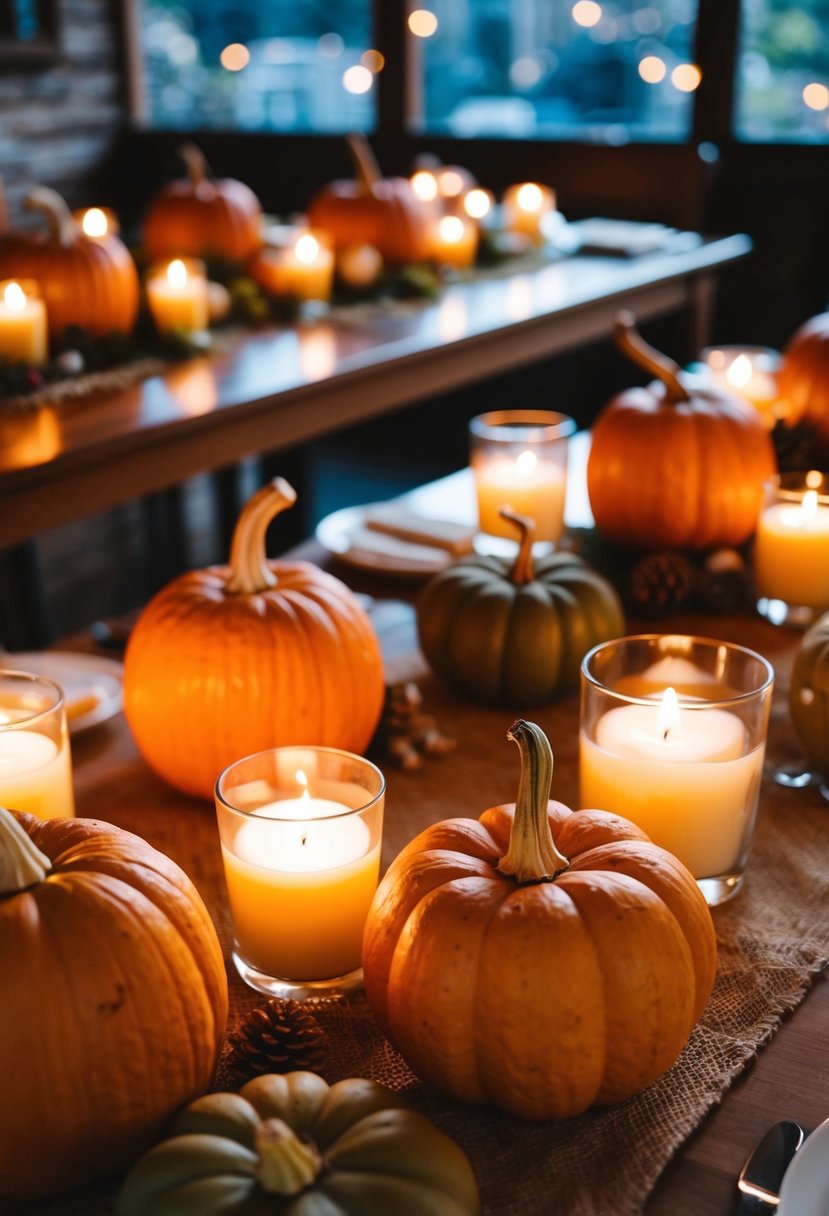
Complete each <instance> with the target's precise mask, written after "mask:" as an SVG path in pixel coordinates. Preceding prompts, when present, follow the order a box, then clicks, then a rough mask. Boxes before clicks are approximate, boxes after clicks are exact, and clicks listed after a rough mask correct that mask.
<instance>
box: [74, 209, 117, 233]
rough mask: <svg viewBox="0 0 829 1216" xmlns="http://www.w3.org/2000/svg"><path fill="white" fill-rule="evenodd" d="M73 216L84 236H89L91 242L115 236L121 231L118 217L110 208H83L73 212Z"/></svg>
mask: <svg viewBox="0 0 829 1216" xmlns="http://www.w3.org/2000/svg"><path fill="white" fill-rule="evenodd" d="M73 215H74V217H75V219H76V220H77V221H78V223H79V224H80V226H81V230H82V231H83V234H84V236H91V237H92V238H93V240H103V239H104V238H105V237H107V236H117V235H118V233H119V232H120V230H121V226H120V224H119V223H118V217H117V215H116V214H115V212H114V211H113V210H112V208H111V207H85V208H82V209H81V210H80V211H75V212H73Z"/></svg>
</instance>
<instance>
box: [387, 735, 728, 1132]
mask: <svg viewBox="0 0 829 1216" xmlns="http://www.w3.org/2000/svg"><path fill="white" fill-rule="evenodd" d="M522 730H523V731H525V732H526V731H527V730H532V731H535V732H537V734H538V735H539V736H541V738H543V735H541V732H540V731H539V729H538V727H534V726H533V725H532V724H531V723H517V724H516V726H514V727H513V728H512V732H511V737H513V738H517V739H519V738H520V735H521V731H522ZM525 742H526V740H525ZM545 743H546V740H545ZM522 746H523V745H522ZM526 756H527V752H526V750H525V752H524V761H523V764H522V786H523V790H522V787H519V798H518V804H517V808H518V809H516V806H513V805H508V806H497V807H494V808H492V809H490V810H488V811H486V812H485V813H484V814H483V815H482V816H481V818H480V820H473V819H450V820H446V821H444V822H442V823H437V824H435V825H433V826H432V827H429V828H427V829H426V830H425V831H424V832H422V833H421V834H420V835H419V836H418V837H417V838H416V839H415V840H413V841H412V842H411V843H410V844H409V845H408V846H407V847H406V848H405V849H404V850H403V852H402V853H401V854H400V855H399V856H398V858H397V859H396V860H395V861H394V862H393V864H392V865H391V867H390V868H389V870H388V871H387V873H386V875H385V877H384V879H383V881H382V882H381V884H380V887H379V888H378V891H377V895H376V898H375V900H374V903H373V905H372V909H371V912H370V914H369V918H368V922H367V925H366V932H365V938H364V944H363V970H364V976H365V988H366V996H367V998H368V1001H369V1004H370V1006H371V1009H372V1011H373V1013H374V1015H375V1017H376V1018H377V1020H378V1022H379V1024H380V1026H381V1027H382V1029H383V1030H384V1031H385V1033H386V1034H387V1035H388V1036H389V1038H390V1039H391V1040H392V1042H393V1043H394V1044H395V1045H396V1046H397V1048H398V1049H399V1051H400V1052H401V1054H402V1055H403V1057H404V1058H405V1059H406V1061H407V1063H408V1064H409V1065H410V1067H411V1068H412V1069H414V1071H415V1072H417V1073H418V1074H419V1075H420V1076H421V1077H423V1078H424V1080H426V1081H428V1082H430V1083H431V1084H432V1085H434V1086H435V1087H436V1088H437V1089H440V1090H442V1091H444V1092H445V1093H448V1094H450V1095H451V1096H453V1097H455V1098H459V1099H461V1100H463V1101H468V1102H479V1103H487V1102H491V1103H494V1104H496V1105H498V1106H501V1107H503V1108H504V1109H506V1110H508V1111H511V1112H512V1113H514V1114H518V1115H523V1116H525V1117H528V1118H535V1119H546V1118H562V1117H565V1116H569V1115H573V1114H577V1113H579V1112H581V1111H583V1110H585V1109H586V1108H587V1107H588V1106H590V1105H591V1104H592V1103H610V1102H616V1101H619V1100H621V1099H623V1098H626V1097H629V1096H630V1095H632V1094H634V1093H636V1092H637V1091H638V1090H640V1089H642V1088H644V1087H645V1086H646V1085H649V1084H650V1083H651V1082H652V1081H654V1080H655V1079H656V1078H657V1077H658V1076H660V1075H661V1074H662V1073H663V1072H664V1071H665V1069H667V1068H668V1067H669V1066H670V1064H671V1063H672V1062H673V1061H674V1060H675V1059H676V1057H677V1055H678V1054H679V1052H680V1051H681V1049H682V1047H683V1046H684V1044H685V1042H686V1040H687V1038H688V1035H689V1034H690V1031H691V1029H692V1027H693V1025H694V1023H695V1021H696V1019H697V1018H698V1017H699V1014H700V1012H701V1011H702V1009H703V1006H704V1005H705V1002H706V1000H707V998H708V995H709V993H710V991H711V987H712V984H713V979H714V970H715V936H714V930H713V925H712V922H711V916H710V913H709V911H708V908H707V905H706V904H705V901H704V899H703V897H702V895H701V894H700V892H699V890H698V888H697V885H696V883H695V882H694V880H693V878H692V877H691V875H690V874H689V872H688V871H687V870H686V869H685V867H684V866H683V865H682V864H681V863H680V862H679V861H677V859H676V858H674V857H673V856H672V855H671V854H669V853H667V852H665V851H664V850H663V849H660V848H658V847H657V846H655V845H653V844H651V842H650V841H649V840H648V838H647V837H646V836H645V835H644V833H643V832H641V831H640V830H639V829H638V828H637V827H635V826H634V825H633V824H631V823H629V822H627V821H626V820H624V819H621V818H619V817H618V816H615V815H611V814H608V813H605V812H603V811H577V812H573V811H571V810H569V809H568V808H567V807H565V806H563V805H562V804H561V803H558V802H548V801H547V798H546V793H547V791H548V790H549V776H548V777H547V780H546V788H545V782H544V780H543V779H541V780H538V778H537V773H535V772H534V771H533V772H531V771H530V769H528V768H527V759H526ZM532 763H533V762H531V764H532ZM551 763H552V762H551V761H550V764H551ZM528 803H532V814H531V816H530V818H529V820H528V818H527V815H526V814H524V811H526V810H527V804H528ZM522 808H523V809H522ZM514 824H515V829H514V828H513V825H514ZM545 834H546V844H545V843H544V837H545ZM528 842H529V843H528ZM535 845H538V846H539V848H538V851H537V852H534V851H533V849H534V846H535ZM528 856H529V860H530V863H531V864H529V865H527V866H524V865H522V864H521V862H522V860H523V861H526V860H527V857H528ZM539 858H540V863H539ZM516 861H518V863H519V866H518V867H516V865H515V862H516Z"/></svg>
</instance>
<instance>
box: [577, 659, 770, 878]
mask: <svg viewBox="0 0 829 1216" xmlns="http://www.w3.org/2000/svg"><path fill="white" fill-rule="evenodd" d="M699 674H700V677H702V676H703V673H702V672H700V673H699ZM701 682H703V683H704V681H701ZM746 739H747V736H746V729H745V727H744V725H743V723H742V721H741V720H740V718H739V717H737V715H736V714H734V713H731V712H730V711H729V710H725V709H719V708H717V707H715V706H712V705H707V704H704V703H702V702H701V701H694V700H683V701H682V702H680V701H679V699H678V698H677V695H676V692H675V691H674V689H673V688H667V689H665V690H664V691H663V694H662V698H661V699H660V700H654V702H653V703H652V704H629V705H621V706H617V707H615V708H612V709H609V710H607V711H606V712H605V713H604V714H602V716H601V717H600V718H599V719H598V721H597V722H596V724H595V727H594V730H593V733H592V738H591V737H588V734H587V732H586V731H585V729H584V728H582V730H581V732H580V779H581V797H580V802H581V806H583V807H592V808H597V809H602V810H607V811H613V812H615V813H617V814H619V815H623V816H624V817H625V818H627V819H630V820H632V821H633V822H634V823H636V824H637V825H638V826H639V827H640V828H642V830H643V831H644V832H646V833H647V834H648V836H650V838H651V840H653V841H654V843H656V844H658V845H661V846H662V847H663V848H665V849H667V850H668V851H669V852H670V853H673V854H674V856H676V857H678V858H679V860H680V861H682V862H683V863H684V864H685V865H686V866H687V867H688V869H689V870H690V871H691V873H692V874H693V875H694V876H695V877H696V878H706V877H712V876H714V875H721V874H727V873H728V872H729V871H732V870H735V869H736V868H738V866H739V864H740V862H741V860H742V858H741V853H742V852H743V849H744V847H745V842H746V841H747V839H748V835H749V831H750V828H751V824H752V822H753V818H754V813H755V810H756V806H757V798H758V794H759V790H760V781H761V777H762V769H763V754H764V747H763V746H760V747H755V748H754V749H753V750H752V751H748V752H746Z"/></svg>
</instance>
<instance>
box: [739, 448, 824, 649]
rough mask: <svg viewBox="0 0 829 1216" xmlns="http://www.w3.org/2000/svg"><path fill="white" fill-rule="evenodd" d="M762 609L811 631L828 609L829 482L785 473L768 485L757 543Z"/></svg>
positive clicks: (813, 473) (776, 620) (812, 474)
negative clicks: (812, 626)
mask: <svg viewBox="0 0 829 1216" xmlns="http://www.w3.org/2000/svg"><path fill="white" fill-rule="evenodd" d="M754 581H755V588H756V592H757V610H758V612H759V613H760V614H761V616H765V617H766V618H767V619H768V620H769V621H771V622H772V624H775V625H791V626H793V627H795V628H799V629H806V628H808V626H809V625H811V624H812V623H813V622H814V621H815V620H816V619H817V618H818V617H819V616H820V615H821V614H822V613H823V612H825V611H827V609H829V477H827V476H826V474H824V473H820V472H818V470H817V469H810V470H809V471H808V472H800V473H782V474H779V475H778V476H776V477H773V478H772V479H771V481H770V482H769V483H768V485H767V486H766V498H765V503H764V505H763V508H762V510H761V512H760V518H759V520H758V522H757V533H756V536H755V540H754Z"/></svg>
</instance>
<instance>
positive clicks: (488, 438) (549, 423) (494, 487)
mask: <svg viewBox="0 0 829 1216" xmlns="http://www.w3.org/2000/svg"><path fill="white" fill-rule="evenodd" d="M575 430H576V424H575V422H574V421H573V419H572V418H568V417H567V415H566V414H557V413H555V412H554V411H552V410H493V411H491V412H490V413H487V414H479V415H478V416H477V417H476V418H473V419H471V421H470V423H469V447H470V463H471V466H472V474H473V477H474V481H475V494H476V497H477V502H478V525H479V527H480V530H481V533H482V534H483V536H484V538H489V537H505V538H508V539H509V540H510V541H512V542H514V541H515V540H516V539H517V534H516V530H515V528H514V527H512V526H511V525H510V524H509V523H507V521H506V520H504V519H502V518H501V515H500V510H501V508H502V507H509V508H510V509H511V510H512V511H514V512H515V513H516V514H518V515H525V516H527V517H528V518H530V519H532V520H534V521H535V542H536V543H539V542H541V543H544V544H546V545H547V546H548V547H549V545H554V544H555V543H556V542H557V541H558V540H559V539H560V538H561V534H562V532H563V531H564V500H565V494H566V490H567V452H568V440H569V439H570V436H571V435H573V434H574V433H575ZM480 547H481V548H484V549H487V548H488V549H492V548H494V549H496V550H497V549H498V546H497V545H495V546H491V545H489V544H487V543H486V540H485V543H484V544H483V545H481V546H480ZM513 547H514V546H513Z"/></svg>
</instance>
